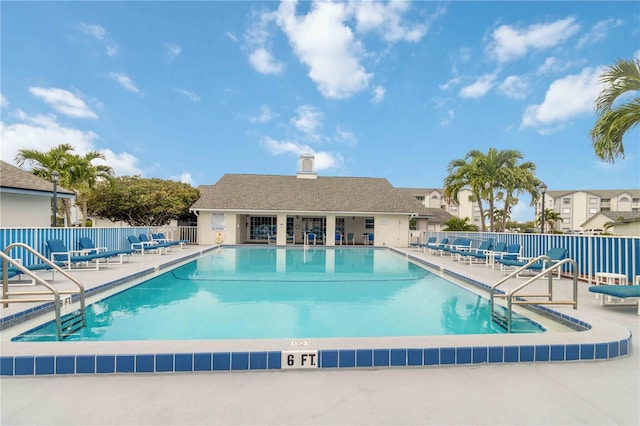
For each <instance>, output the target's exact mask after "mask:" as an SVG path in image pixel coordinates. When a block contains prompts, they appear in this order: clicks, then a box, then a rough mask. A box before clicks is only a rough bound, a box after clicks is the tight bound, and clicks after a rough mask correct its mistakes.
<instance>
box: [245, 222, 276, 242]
mask: <svg viewBox="0 0 640 426" xmlns="http://www.w3.org/2000/svg"><path fill="white" fill-rule="evenodd" d="M249 233H250V234H249V238H250V239H252V240H266V239H267V237H268V236H269V235H270V234H271V235H275V234H276V217H275V216H251V218H250V219H249Z"/></svg>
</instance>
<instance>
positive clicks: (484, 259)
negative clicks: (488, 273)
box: [463, 241, 507, 268]
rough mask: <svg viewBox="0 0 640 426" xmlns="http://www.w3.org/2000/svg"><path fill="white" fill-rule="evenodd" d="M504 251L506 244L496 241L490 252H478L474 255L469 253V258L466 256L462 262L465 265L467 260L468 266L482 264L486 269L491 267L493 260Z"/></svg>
mask: <svg viewBox="0 0 640 426" xmlns="http://www.w3.org/2000/svg"><path fill="white" fill-rule="evenodd" d="M506 251H507V243H505V242H504V241H498V242H497V243H496V244H495V246H493V247H492V248H491V249H490V250H484V251H480V250H479V251H477V252H475V253H470V254H469V256H466V257H465V258H464V259H463V260H464V261H465V263H466V261H467V259H468V260H469V265H472V264H474V263H484V264H485V266H486V267H487V268H488V267H489V266H491V267H493V265H494V260H495V258H496V257H500V256H502V255H503V254H504V253H505V252H506Z"/></svg>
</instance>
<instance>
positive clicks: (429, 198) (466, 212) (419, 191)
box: [398, 188, 482, 230]
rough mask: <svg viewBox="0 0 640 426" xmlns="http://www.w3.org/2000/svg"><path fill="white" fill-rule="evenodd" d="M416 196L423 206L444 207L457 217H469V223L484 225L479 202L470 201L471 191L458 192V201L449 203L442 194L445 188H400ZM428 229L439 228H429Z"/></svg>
mask: <svg viewBox="0 0 640 426" xmlns="http://www.w3.org/2000/svg"><path fill="white" fill-rule="evenodd" d="M398 189H399V190H401V191H404V192H407V193H408V194H411V195H413V196H414V197H416V198H417V199H418V200H419V201H420V202H421V203H422V205H423V206H425V207H427V208H430V209H442V210H444V211H445V212H447V213H449V214H450V215H451V216H455V217H460V218H463V217H468V218H469V223H473V224H474V225H477V226H478V229H480V228H481V227H482V218H481V216H480V208H479V207H478V204H477V203H474V202H471V201H469V196H470V195H471V191H469V190H466V189H465V190H462V191H460V193H459V194H458V203H457V204H456V203H448V202H446V201H445V199H444V197H443V196H442V194H443V192H444V190H443V189H440V188H398ZM427 230H438V229H435V228H434V229H431V228H427Z"/></svg>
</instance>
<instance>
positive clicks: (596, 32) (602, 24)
mask: <svg viewBox="0 0 640 426" xmlns="http://www.w3.org/2000/svg"><path fill="white" fill-rule="evenodd" d="M623 23H624V22H623V21H622V19H613V18H609V19H604V20H602V21H598V22H597V23H596V24H595V25H594V26H593V27H592V28H591V31H589V32H588V33H586V34H585V35H583V36H582V37H580V39H579V40H578V44H577V45H576V46H577V47H578V49H581V48H583V47H585V46H587V45H589V44H594V43H596V42H598V41H600V40H602V39H604V38H606V37H607V33H608V31H609V30H610V29H611V28H615V27H619V26H621V25H622V24H623Z"/></svg>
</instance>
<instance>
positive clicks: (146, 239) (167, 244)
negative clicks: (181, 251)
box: [138, 233, 176, 253]
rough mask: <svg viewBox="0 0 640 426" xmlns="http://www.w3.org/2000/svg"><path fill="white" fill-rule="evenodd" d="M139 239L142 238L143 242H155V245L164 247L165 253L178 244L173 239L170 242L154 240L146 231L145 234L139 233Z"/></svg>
mask: <svg viewBox="0 0 640 426" xmlns="http://www.w3.org/2000/svg"><path fill="white" fill-rule="evenodd" d="M138 239H140V242H142V243H153V244H155V246H156V247H158V248H163V249H164V250H165V253H166V252H167V251H169V249H170V248H171V247H173V246H174V245H176V244H174V243H173V242H172V241H168V242H164V243H162V242H160V241H154V240H152V239H150V238H149V237H148V236H147V234H144V233H143V234H139V235H138Z"/></svg>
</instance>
